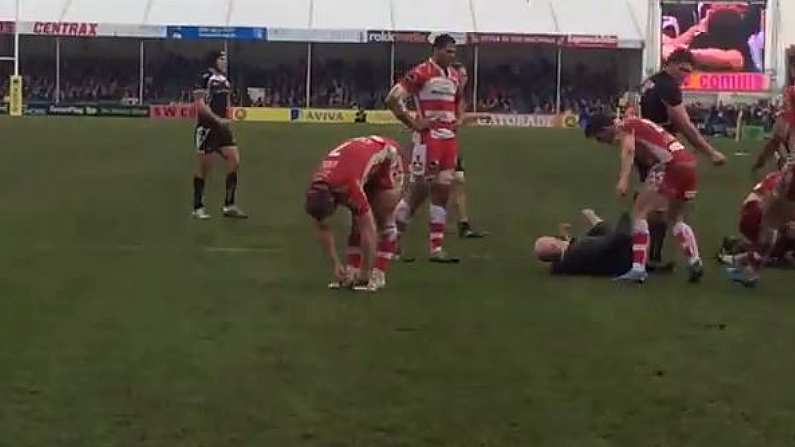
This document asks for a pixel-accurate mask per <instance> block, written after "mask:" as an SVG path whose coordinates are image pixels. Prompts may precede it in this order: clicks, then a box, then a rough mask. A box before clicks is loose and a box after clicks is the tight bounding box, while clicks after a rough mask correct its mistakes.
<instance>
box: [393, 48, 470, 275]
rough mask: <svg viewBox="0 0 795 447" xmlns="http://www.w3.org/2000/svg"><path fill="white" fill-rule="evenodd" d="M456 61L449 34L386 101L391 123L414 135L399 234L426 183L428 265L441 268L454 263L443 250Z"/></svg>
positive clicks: (455, 121)
mask: <svg viewBox="0 0 795 447" xmlns="http://www.w3.org/2000/svg"><path fill="white" fill-rule="evenodd" d="M455 57H456V42H455V39H453V38H452V37H451V36H450V35H448V34H442V35H440V36H438V37H437V38H436V39H435V40H434V42H433V55H432V56H431V58H430V59H428V60H427V61H425V62H423V63H421V64H419V65H417V66H416V67H414V68H413V69H411V70H410V71H409V72H408V73H407V74H406V75H405V77H404V78H403V79H401V80H400V81H399V82H398V83H396V84H395V85H394V86H393V87H392V90H391V91H390V92H389V95H388V96H387V98H386V101H385V102H386V105H387V107H388V108H389V109H390V110H391V111H392V113H393V114H394V115H395V117H396V118H397V119H398V120H400V121H401V122H402V123H403V124H405V125H406V126H408V127H409V128H410V129H411V130H413V131H414V149H413V152H412V156H411V175H412V182H411V184H412V188H411V191H410V194H409V197H408V198H407V199H404V200H402V201H401V202H400V204H399V205H398V209H397V212H396V218H397V221H398V229H399V230H400V231H401V232H403V231H405V229H406V227H407V226H408V222H409V220H410V219H411V215H412V214H413V213H412V210H414V209H416V208H417V207H419V205H420V204H421V203H422V202H424V200H425V197H426V194H425V193H423V191H424V189H425V188H427V186H428V182H430V198H431V205H430V212H429V215H430V225H429V226H430V236H429V246H430V260H431V261H434V262H444V263H449V262H458V261H459V260H458V259H457V258H454V257H450V256H448V255H447V254H446V252H445V251H444V249H443V243H444V233H445V227H446V225H447V202H448V200H449V197H450V189H451V185H452V182H453V177H454V171H455V166H456V161H457V158H458V138H457V129H458V126H459V124H460V123H459V115H458V107H460V105H461V102H460V96H461V79H460V73H459V71H458V70H456V69H454V68H453V67H452V64H453V62H454V61H455ZM410 97H413V98H414V102H415V105H416V107H417V111H416V116H412V115H411V114H410V113H409V111H408V110H407V109H406V106H405V101H406V100H407V99H409V98H410Z"/></svg>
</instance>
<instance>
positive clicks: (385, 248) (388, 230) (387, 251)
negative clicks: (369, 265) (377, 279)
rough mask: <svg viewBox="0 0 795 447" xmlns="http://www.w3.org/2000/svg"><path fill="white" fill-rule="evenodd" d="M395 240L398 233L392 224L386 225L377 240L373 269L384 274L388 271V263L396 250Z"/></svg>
mask: <svg viewBox="0 0 795 447" xmlns="http://www.w3.org/2000/svg"><path fill="white" fill-rule="evenodd" d="M397 240H398V231H397V227H396V226H395V225H394V224H392V225H387V226H386V227H385V228H384V230H383V231H381V237H380V239H379V240H378V250H377V251H376V254H375V268H377V269H378V270H381V271H382V272H384V273H386V272H387V271H388V270H389V263H390V262H391V261H392V256H394V254H395V251H396V250H397Z"/></svg>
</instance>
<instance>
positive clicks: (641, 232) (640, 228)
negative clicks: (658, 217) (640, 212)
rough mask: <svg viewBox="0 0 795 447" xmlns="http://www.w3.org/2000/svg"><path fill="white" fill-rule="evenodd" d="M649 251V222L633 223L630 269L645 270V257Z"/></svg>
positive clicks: (638, 221)
mask: <svg viewBox="0 0 795 447" xmlns="http://www.w3.org/2000/svg"><path fill="white" fill-rule="evenodd" d="M648 251H649V222H648V221H647V220H646V219H638V220H636V221H635V228H634V229H633V231H632V269H633V270H643V271H645V270H646V257H647V255H648Z"/></svg>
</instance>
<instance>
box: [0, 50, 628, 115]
mask: <svg viewBox="0 0 795 447" xmlns="http://www.w3.org/2000/svg"><path fill="white" fill-rule="evenodd" d="M123 65H124V68H120V65H116V64H109V63H107V62H106V61H105V60H99V59H97V60H70V61H64V62H63V64H62V68H61V80H60V97H59V98H57V99H58V100H59V101H60V102H67V103H68V102H81V101H83V102H95V101H103V102H104V101H107V102H110V101H117V102H118V101H124V102H128V101H129V100H130V99H132V98H135V99H137V98H138V94H139V77H138V76H139V74H138V70H136V69H134V66H132V64H123ZM128 65H130V66H128ZM4 68H6V67H4ZM409 68H410V62H408V61H398V63H397V66H396V71H395V75H396V77H399V76H400V75H401V74H402V73H405V72H406V71H407V70H408V69H409ZM202 70H203V64H202V63H201V61H200V60H196V59H188V58H185V57H181V56H179V55H173V56H170V57H168V58H165V60H164V61H162V62H161V63H152V64H148V65H147V67H146V70H145V79H144V91H143V93H144V98H143V100H144V102H180V101H190V99H191V97H192V91H193V88H194V84H195V82H196V77H197V76H198V74H199V73H200V72H201V71H202ZM232 70H233V71H232V73H231V78H232V81H233V85H234V86H235V87H236V88H237V90H236V95H235V96H236V103H237V104H238V105H253V106H266V107H299V106H304V105H305V102H306V62H305V61H297V62H295V63H293V64H290V65H287V64H282V65H279V66H276V67H270V68H261V67H256V66H253V65H247V64H245V63H241V64H240V65H238V66H236V67H233V68H232ZM22 72H23V78H24V83H23V85H24V96H25V98H26V100H28V101H51V102H54V101H56V79H55V78H56V75H55V69H54V64H53V62H52V61H47V62H36V61H33V62H30V63H24V64H23V67H22ZM554 72H555V67H554V65H553V64H552V62H550V61H549V60H546V59H541V60H539V61H537V62H527V63H524V64H514V65H507V64H506V65H498V66H495V67H482V68H481V72H480V82H479V88H478V97H479V100H478V104H477V106H478V110H480V111H488V112H503V113H554V112H555V106H556V92H555V73H554ZM8 74H9V73H8V72H5V73H0V76H2V84H0V94H2V96H3V97H5V96H6V95H7V82H8ZM586 75H587V77H589V79H590V82H589V85H586V84H585V81H584V80H583V79H585V78H586ZM612 79H615V77H614V76H611V75H610V74H609V73H588V70H587V68H585V67H578V68H577V70H576V71H575V72H573V73H567V74H566V75H564V77H563V84H562V92H561V104H562V106H563V108H564V109H566V110H571V111H574V112H575V113H578V112H579V110H580V109H581V108H594V107H601V106H603V105H604V104H611V103H613V99H614V98H615V96H616V94H617V93H618V86H616V85H615V83H614V82H613V81H612ZM389 84H390V82H389V72H388V68H387V67H381V66H374V65H373V64H372V63H371V62H369V61H364V60H363V61H357V62H347V61H343V60H329V61H323V62H315V64H314V66H313V70H312V85H311V88H312V97H311V105H312V106H313V107H329V108H353V107H362V108H367V109H383V108H384V103H383V99H384V97H385V96H386V94H387V92H388V89H389V87H390V85H389ZM594 86H596V89H594ZM249 88H253V90H251V92H252V93H254V94H250V92H249ZM470 88H471V86H470ZM466 96H467V98H470V97H471V93H468V94H467V95H466ZM471 107H472V104H470V108H471Z"/></svg>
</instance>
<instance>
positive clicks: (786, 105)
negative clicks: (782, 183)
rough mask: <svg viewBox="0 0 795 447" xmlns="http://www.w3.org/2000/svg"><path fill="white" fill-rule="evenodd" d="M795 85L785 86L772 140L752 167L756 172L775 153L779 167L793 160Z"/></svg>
mask: <svg viewBox="0 0 795 447" xmlns="http://www.w3.org/2000/svg"><path fill="white" fill-rule="evenodd" d="M790 71H791V72H792V76H793V77H795V61H794V62H793V63H792V65H791V66H790ZM793 128H795V85H788V86H787V87H785V88H784V99H783V103H782V107H781V111H780V112H779V113H778V115H777V116H776V122H775V123H774V125H773V133H772V135H771V137H770V140H769V141H768V142H767V143H766V144H765V146H764V147H763V148H762V150H761V151H760V152H759V155H758V156H757V157H756V162H755V163H754V165H753V167H752V168H751V169H752V170H753V171H754V172H756V171H758V170H760V169H762V168H763V167H764V166H765V164H766V163H767V161H768V160H769V159H770V158H771V157H772V156H773V155H774V154H775V155H776V158H777V161H778V167H779V169H780V168H782V167H783V166H784V165H785V164H786V163H788V162H791V161H792V160H793V156H794V155H795V154H793V151H795V132H793Z"/></svg>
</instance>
